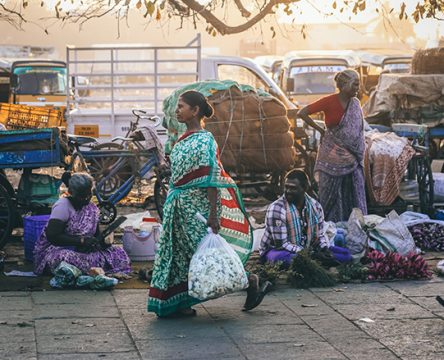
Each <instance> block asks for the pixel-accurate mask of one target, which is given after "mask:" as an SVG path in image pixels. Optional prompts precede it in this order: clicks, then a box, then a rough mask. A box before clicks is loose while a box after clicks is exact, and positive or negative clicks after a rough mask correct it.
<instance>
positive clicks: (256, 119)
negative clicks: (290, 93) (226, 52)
mask: <svg viewBox="0 0 444 360" xmlns="http://www.w3.org/2000/svg"><path fill="white" fill-rule="evenodd" d="M208 100H209V102H210V103H211V104H212V105H213V107H214V116H213V117H212V118H210V119H207V121H206V126H205V127H206V129H207V130H208V131H210V132H211V133H213V135H214V137H215V139H216V141H217V143H218V144H219V147H220V152H221V158H222V164H223V165H224V167H225V168H226V169H227V170H229V171H231V170H232V171H236V172H238V173H243V172H250V171H260V172H269V171H285V170H288V169H289V168H291V167H292V165H293V164H294V160H295V159H294V157H295V151H294V148H293V134H292V133H291V132H290V131H289V130H290V124H289V122H288V119H287V112H286V109H285V107H284V105H283V104H282V103H281V102H280V101H279V100H277V99H276V98H274V97H271V96H269V97H264V96H259V95H258V94H257V93H255V92H252V91H248V92H242V91H239V89H236V88H234V87H231V88H229V89H227V90H221V91H218V92H216V93H215V94H213V95H211V96H210V97H209V98H208Z"/></svg>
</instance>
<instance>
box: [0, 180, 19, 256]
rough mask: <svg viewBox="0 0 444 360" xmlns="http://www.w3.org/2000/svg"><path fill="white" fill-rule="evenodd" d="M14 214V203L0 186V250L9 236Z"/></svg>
mask: <svg viewBox="0 0 444 360" xmlns="http://www.w3.org/2000/svg"><path fill="white" fill-rule="evenodd" d="M14 214H16V211H15V206H14V201H13V200H12V198H11V196H10V195H9V194H8V191H7V190H6V189H5V188H4V187H3V186H2V185H0V249H2V248H3V246H5V244H6V243H7V241H8V240H9V237H10V236H11V233H12V226H13V225H12V223H13V221H14Z"/></svg>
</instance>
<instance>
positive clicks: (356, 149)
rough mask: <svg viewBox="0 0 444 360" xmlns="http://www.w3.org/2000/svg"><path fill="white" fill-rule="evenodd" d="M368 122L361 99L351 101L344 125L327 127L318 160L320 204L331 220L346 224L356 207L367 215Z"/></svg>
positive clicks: (342, 120) (316, 167) (344, 118)
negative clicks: (365, 125)
mask: <svg viewBox="0 0 444 360" xmlns="http://www.w3.org/2000/svg"><path fill="white" fill-rule="evenodd" d="M364 151H365V140H364V119H363V115H362V109H361V105H360V104H359V100H358V99H357V98H352V99H350V101H349V104H348V106H347V109H346V110H345V113H344V115H343V117H342V119H341V122H340V123H339V124H338V125H337V126H335V127H332V128H327V131H326V132H325V135H324V137H323V139H322V142H321V146H320V148H319V152H318V157H317V159H316V165H315V172H317V173H319V202H320V203H321V205H322V207H323V209H324V214H325V219H326V220H327V221H334V222H338V221H345V220H348V217H349V216H350V214H351V211H352V209H353V208H355V207H356V208H359V209H361V210H362V212H363V213H364V214H367V201H366V197H365V178H364V170H363V169H364V167H363V159H364Z"/></svg>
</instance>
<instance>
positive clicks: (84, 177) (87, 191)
mask: <svg viewBox="0 0 444 360" xmlns="http://www.w3.org/2000/svg"><path fill="white" fill-rule="evenodd" d="M93 185H94V179H93V177H92V176H91V175H89V174H87V173H75V174H73V175H71V178H70V179H69V186H68V191H69V193H70V195H71V202H72V203H73V205H74V207H77V208H79V207H80V208H81V207H83V206H85V205H88V204H89V202H90V201H91V197H92V188H93Z"/></svg>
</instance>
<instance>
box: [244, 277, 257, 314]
mask: <svg viewBox="0 0 444 360" xmlns="http://www.w3.org/2000/svg"><path fill="white" fill-rule="evenodd" d="M250 279H252V280H251V282H254V283H256V286H255V287H254V289H253V288H251V287H249V288H248V289H247V298H246V299H245V304H244V308H246V307H249V306H251V304H252V303H253V302H255V301H256V297H257V295H258V293H259V276H257V275H256V274H250V275H249V280H250Z"/></svg>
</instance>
